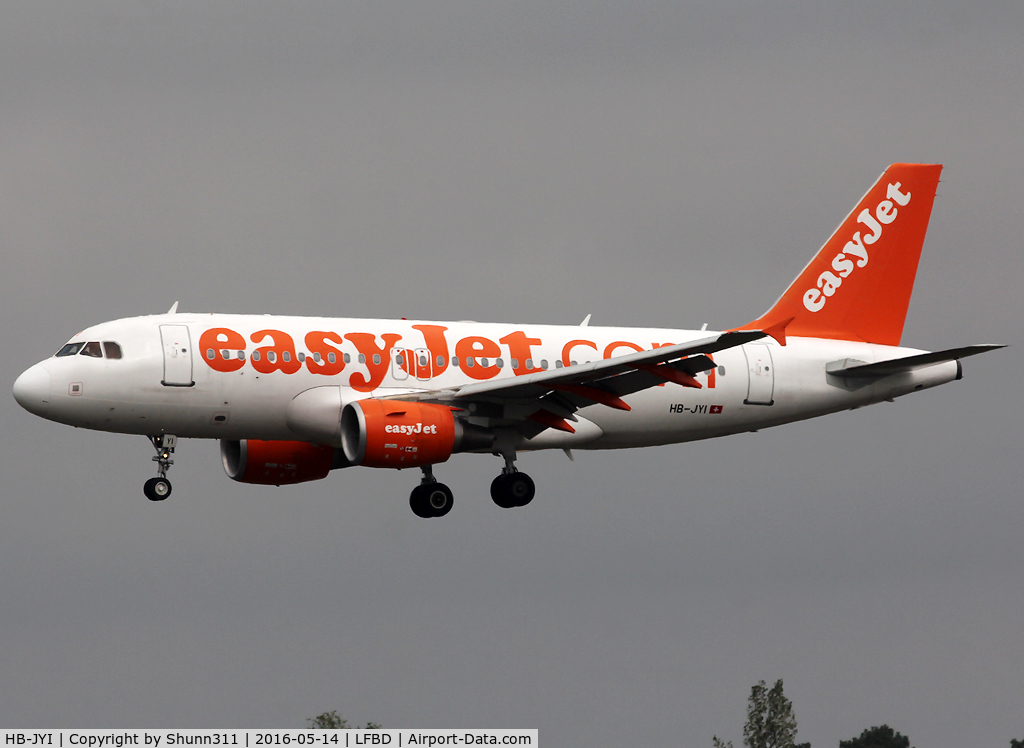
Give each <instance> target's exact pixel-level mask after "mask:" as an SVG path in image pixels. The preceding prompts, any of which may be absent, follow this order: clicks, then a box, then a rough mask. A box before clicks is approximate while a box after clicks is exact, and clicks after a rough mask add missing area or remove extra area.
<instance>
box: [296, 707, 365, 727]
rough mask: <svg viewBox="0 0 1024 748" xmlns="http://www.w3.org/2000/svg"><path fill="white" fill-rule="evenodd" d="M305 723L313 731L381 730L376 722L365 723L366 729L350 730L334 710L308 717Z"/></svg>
mask: <svg viewBox="0 0 1024 748" xmlns="http://www.w3.org/2000/svg"><path fill="white" fill-rule="evenodd" d="M306 721H307V722H309V726H310V728H312V729H314V730H349V729H351V730H379V729H380V728H381V726H380V725H378V724H377V723H376V722H367V723H366V727H351V728H350V727H349V726H348V720H347V719H342V718H341V717H339V716H338V711H337V710H336V709H332V710H331V711H329V712H324V713H323V714H318V715H317V716H315V717H310V718H309V719H307V720H306Z"/></svg>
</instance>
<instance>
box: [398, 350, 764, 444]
mask: <svg viewBox="0 0 1024 748" xmlns="http://www.w3.org/2000/svg"><path fill="white" fill-rule="evenodd" d="M765 336H766V333H765V332H762V331H760V330H751V331H745V332H725V333H721V334H718V335H714V336H712V337H708V338H703V339H701V340H695V341H691V342H688V343H679V344H678V345H672V346H665V347H662V348H655V349H654V350H650V351H639V352H637V353H631V354H629V355H627V356H619V357H616V358H610V359H604V360H601V361H594V362H592V363H589V364H578V365H576V366H566V367H564V368H560V369H552V370H549V371H541V372H536V373H533V374H524V375H523V376H518V377H509V378H504V379H494V380H490V381H487V382H474V383H472V384H465V385H462V386H461V387H452V388H449V389H442V390H428V391H424V392H412V393H407V394H404V395H399V396H395V397H389V398H388V399H393V400H416V401H420V402H429V403H438V404H442V405H449V406H451V407H455V408H459V409H461V410H468V411H470V412H471V413H472V415H473V416H475V417H480V418H486V419H488V421H490V423H489V425H491V426H492V427H495V426H496V427H501V426H507V427H512V428H514V429H515V430H516V431H518V432H519V433H521V434H522V435H523V436H525V437H526V438H528V439H529V438H531V437H533V436H535V435H537V434H539V433H540V432H541V431H543V430H545V429H547V428H553V429H559V430H561V431H567V432H570V433H573V432H575V429H573V427H572V426H571V425H570V424H569V423H568V421H575V420H576V418H575V415H574V414H575V412H576V411H577V410H579V409H580V408H584V407H587V406H590V405H594V404H600V405H606V406H608V407H610V408H616V409H618V410H629V409H630V407H629V405H628V404H627V403H626V402H625V401H623V399H622V398H623V397H624V396H626V395H629V394H631V393H634V392H639V391H640V390H645V389H648V388H649V387H655V386H657V385H659V384H664V383H665V382H674V383H675V384H679V385H682V386H683V387H695V388H698V389H699V388H700V387H701V384H700V382H698V381H697V379H696V376H695V375H696V374H698V373H700V372H702V371H708V370H710V369H713V368H714V367H715V364H714V362H713V361H712V360H711V359H710V358H708V356H707V354H709V353H716V352H717V351H722V350H725V349H726V348H734V347H736V346H739V345H743V344H744V343H749V342H751V341H753V340H758V339H760V338H763V337H765Z"/></svg>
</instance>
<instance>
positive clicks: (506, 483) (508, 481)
mask: <svg viewBox="0 0 1024 748" xmlns="http://www.w3.org/2000/svg"><path fill="white" fill-rule="evenodd" d="M503 456H504V458H505V467H504V469H502V471H501V475H499V476H498V477H497V478H495V479H494V481H493V482H492V483H491V498H492V499H494V503H495V504H497V505H498V506H500V507H501V508H502V509H511V508H512V507H515V506H526V505H527V504H529V503H530V502H531V501H533V495H534V494H535V493H536V491H537V489H536V486H534V485H533V479H532V478H530V476H528V475H527V474H526V473H520V472H519V471H518V470H517V469H516V465H515V459H516V456H515V452H509V453H505V454H504V455H503Z"/></svg>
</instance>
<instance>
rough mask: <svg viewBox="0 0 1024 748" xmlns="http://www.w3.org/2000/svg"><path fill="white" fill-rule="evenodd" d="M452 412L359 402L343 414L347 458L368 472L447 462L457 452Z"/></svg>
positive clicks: (398, 403) (390, 402) (394, 403)
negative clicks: (380, 468) (376, 469)
mask: <svg viewBox="0 0 1024 748" xmlns="http://www.w3.org/2000/svg"><path fill="white" fill-rule="evenodd" d="M455 431H456V426H455V417H454V416H453V415H452V411H451V408H447V407H445V406H443V405H433V404H430V403H412V402H409V403H407V402H402V401H400V400H357V401H356V402H354V403H349V404H348V405H346V406H345V409H344V410H343V411H342V413H341V447H342V449H343V450H344V452H345V459H347V460H348V461H349V462H351V463H352V464H354V465H366V466H367V467H390V468H405V467H417V466H420V465H433V464H435V463H438V462H444V461H445V460H447V459H448V458H449V457H451V455H452V451H453V449H454V448H455Z"/></svg>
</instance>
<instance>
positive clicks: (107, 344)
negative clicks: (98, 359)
mask: <svg viewBox="0 0 1024 748" xmlns="http://www.w3.org/2000/svg"><path fill="white" fill-rule="evenodd" d="M103 352H104V353H106V354H107V358H121V346H119V345H118V344H117V343H115V342H114V341H113V340H104V341H103Z"/></svg>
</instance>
